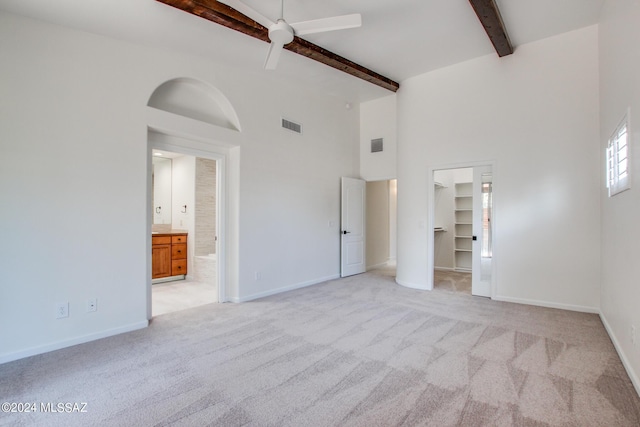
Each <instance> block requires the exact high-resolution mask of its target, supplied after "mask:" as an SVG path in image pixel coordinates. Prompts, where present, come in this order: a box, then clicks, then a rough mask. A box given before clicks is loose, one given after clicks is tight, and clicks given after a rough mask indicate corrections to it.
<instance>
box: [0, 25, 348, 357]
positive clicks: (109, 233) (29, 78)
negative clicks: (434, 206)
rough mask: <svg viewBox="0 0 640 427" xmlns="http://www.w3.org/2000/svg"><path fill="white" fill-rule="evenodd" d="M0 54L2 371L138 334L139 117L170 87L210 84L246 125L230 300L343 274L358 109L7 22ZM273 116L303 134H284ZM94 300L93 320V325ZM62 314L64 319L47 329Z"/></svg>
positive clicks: (142, 316) (144, 180)
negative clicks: (63, 308)
mask: <svg viewBox="0 0 640 427" xmlns="http://www.w3.org/2000/svg"><path fill="white" fill-rule="evenodd" d="M0 51H1V52H2V63H3V65H2V67H0V92H1V93H2V96H1V97H0V120H1V121H2V123H1V126H0V149H1V151H2V153H3V154H2V156H1V157H0V194H2V195H3V200H5V201H11V202H10V204H11V206H13V207H14V208H12V209H2V210H1V211H2V218H1V220H0V223H1V224H2V227H3V233H2V235H3V245H2V249H0V260H1V261H0V263H1V265H0V271H2V273H1V274H2V278H1V282H2V290H1V291H2V297H1V298H0V362H2V361H7V360H12V359H15V358H19V357H23V356H26V355H30V354H36V353H39V352H42V351H47V350H50V349H53V348H59V347H62V346H65V345H71V344H74V343H77V342H82V341H86V340H90V339H94V338H97V337H100V336H107V335H111V334H114V333H118V332H122V331H126V330H131V329H135V328H140V327H144V326H146V324H147V280H149V277H150V275H149V271H150V270H149V268H150V266H149V264H148V260H149V256H148V254H147V252H148V251H149V250H150V246H149V244H150V243H149V242H150V237H149V236H148V232H149V229H148V227H150V225H149V224H150V222H149V219H148V218H147V215H148V214H150V213H151V211H150V210H148V209H147V194H148V193H147V191H148V171H149V169H148V155H149V153H148V147H147V123H148V120H149V117H150V116H149V112H148V111H147V107H146V104H147V101H148V99H149V96H150V95H151V93H152V92H153V91H154V89H155V88H157V87H158V86H159V85H160V84H162V83H163V82H165V81H167V80H169V79H172V78H176V77H193V78H195V79H198V80H201V81H204V82H207V83H209V84H211V85H213V86H215V87H216V88H218V89H219V90H220V91H221V92H222V93H223V94H224V95H226V97H227V98H228V99H229V100H230V102H231V104H232V105H233V106H234V107H235V109H236V112H237V114H238V116H239V118H240V122H241V123H242V129H243V132H242V135H243V137H242V138H238V141H239V142H236V145H237V144H239V148H232V149H230V150H229V152H228V153H229V157H228V162H227V166H228V167H229V176H228V177H227V178H228V183H229V186H230V187H231V188H236V189H238V193H237V194H236V193H234V192H233V191H231V192H230V194H228V195H227V199H228V200H227V210H228V212H227V216H228V218H227V219H228V221H229V222H231V223H233V224H232V225H233V226H232V227H231V228H230V232H229V235H228V236H227V237H228V238H229V239H230V240H231V241H232V243H233V244H230V245H229V246H230V248H231V250H230V251H229V252H230V253H229V254H228V255H229V265H228V276H229V282H230V283H229V286H230V290H229V296H230V297H231V298H232V299H234V300H243V299H250V298H253V297H257V296H260V295H264V294H269V293H273V292H277V291H280V290H284V289H288V288H294V287H297V286H302V285H305V284H310V283H315V282H318V281H322V280H324V279H326V278H332V277H336V276H338V274H339V238H340V237H339V213H340V211H339V205H340V197H339V196H340V194H339V190H340V176H343V175H351V176H354V175H357V174H358V171H359V160H358V152H359V147H358V132H359V127H358V120H359V110H358V108H357V107H356V108H354V109H353V110H350V111H347V110H345V108H344V105H345V102H346V101H345V100H343V99H338V98H335V97H329V96H326V95H323V94H321V93H318V92H316V91H314V90H313V88H307V87H299V86H295V85H293V84H282V83H279V82H277V81H276V79H275V78H273V77H271V76H270V75H269V74H267V73H264V72H263V71H262V70H257V71H256V72H255V73H247V72H242V71H239V70H232V69H228V68H225V67H224V66H222V65H220V64H216V63H215V62H213V61H212V60H210V59H208V58H200V57H194V56H189V55H182V54H179V53H176V52H171V51H162V50H156V49H150V48H147V47H143V46H138V45H133V44H128V43H124V42H121V41H117V40H113V39H108V38H104V37H101V36H95V35H92V34H88V33H83V32H78V31H74V30H70V29H66V28H63V27H58V26H53V25H48V24H45V23H41V22H39V21H34V20H29V19H24V18H21V17H17V16H13V15H9V14H4V13H3V14H0ZM281 115H284V116H285V117H291V118H293V119H296V120H299V121H301V122H302V123H303V124H304V131H305V133H304V135H303V136H299V135H294V134H292V133H288V132H287V131H285V130H281V129H280V127H279V126H280V116H281ZM231 132H232V131H227V133H228V134H230V133H231ZM200 145H201V146H204V145H205V144H204V143H200ZM116 155H117V158H118V161H117V165H116V166H115V167H114V162H112V161H108V160H109V159H113V158H114V156H116ZM329 221H332V226H329ZM255 272H260V274H259V277H260V278H259V280H256V278H255V275H254V273H255ZM93 297H97V298H98V311H97V312H96V313H86V312H85V310H84V307H85V306H86V300H87V299H88V298H93ZM58 301H68V302H69V303H70V316H69V318H67V319H63V320H56V319H55V318H54V306H55V303H56V302H58Z"/></svg>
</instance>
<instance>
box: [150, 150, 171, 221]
mask: <svg viewBox="0 0 640 427" xmlns="http://www.w3.org/2000/svg"><path fill="white" fill-rule="evenodd" d="M152 159H153V161H152V165H153V166H152V172H151V183H152V184H151V185H152V186H153V203H152V206H153V223H154V224H171V159H167V158H164V157H157V156H153V158H152Z"/></svg>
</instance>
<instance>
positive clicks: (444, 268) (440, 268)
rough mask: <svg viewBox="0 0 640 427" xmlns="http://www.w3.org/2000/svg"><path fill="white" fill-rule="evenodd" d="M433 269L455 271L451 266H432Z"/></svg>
mask: <svg viewBox="0 0 640 427" xmlns="http://www.w3.org/2000/svg"><path fill="white" fill-rule="evenodd" d="M433 269H434V270H437V271H456V269H455V268H453V267H433Z"/></svg>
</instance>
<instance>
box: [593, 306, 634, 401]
mask: <svg viewBox="0 0 640 427" xmlns="http://www.w3.org/2000/svg"><path fill="white" fill-rule="evenodd" d="M600 320H601V321H602V324H603V325H604V329H605V330H606V331H607V334H609V338H610V339H611V342H612V343H613V346H614V347H615V349H616V351H617V352H618V356H619V357H620V360H622V365H623V366H624V369H625V370H626V371H627V374H628V375H629V378H630V379H631V383H632V384H633V387H634V388H635V389H636V393H638V396H640V380H639V379H638V375H636V373H635V371H634V370H633V368H632V367H631V363H629V359H627V356H626V355H625V353H624V351H622V346H621V345H620V342H619V341H618V338H617V337H616V334H614V333H613V329H612V328H611V326H610V325H609V322H607V318H606V317H604V314H602V313H600Z"/></svg>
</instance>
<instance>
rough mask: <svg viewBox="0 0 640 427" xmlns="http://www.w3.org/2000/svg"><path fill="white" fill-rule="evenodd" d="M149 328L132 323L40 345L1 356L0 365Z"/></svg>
mask: <svg viewBox="0 0 640 427" xmlns="http://www.w3.org/2000/svg"><path fill="white" fill-rule="evenodd" d="M147 326H149V321H148V320H145V321H142V322H137V323H132V324H130V325H125V326H122V327H119V328H113V329H107V330H106V331H101V332H97V333H94V334H88V335H82V336H80V337H75V338H71V339H68V340H63V341H58V342H54V343H50V344H45V345H40V346H37V347H31V348H28V349H26V350H20V351H16V352H14V353H7V354H3V355H0V364H2V363H7V362H12V361H14V360H18V359H23V358H25V357H29V356H35V355H37V354H42V353H48V352H50V351H54V350H60V349H62V348H66V347H71V346H73V345H78V344H84V343H86V342H89V341H95V340H99V339H100V338H106V337H110V336H113V335H118V334H122V333H125V332H131V331H136V330H138V329H143V328H146V327H147Z"/></svg>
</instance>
